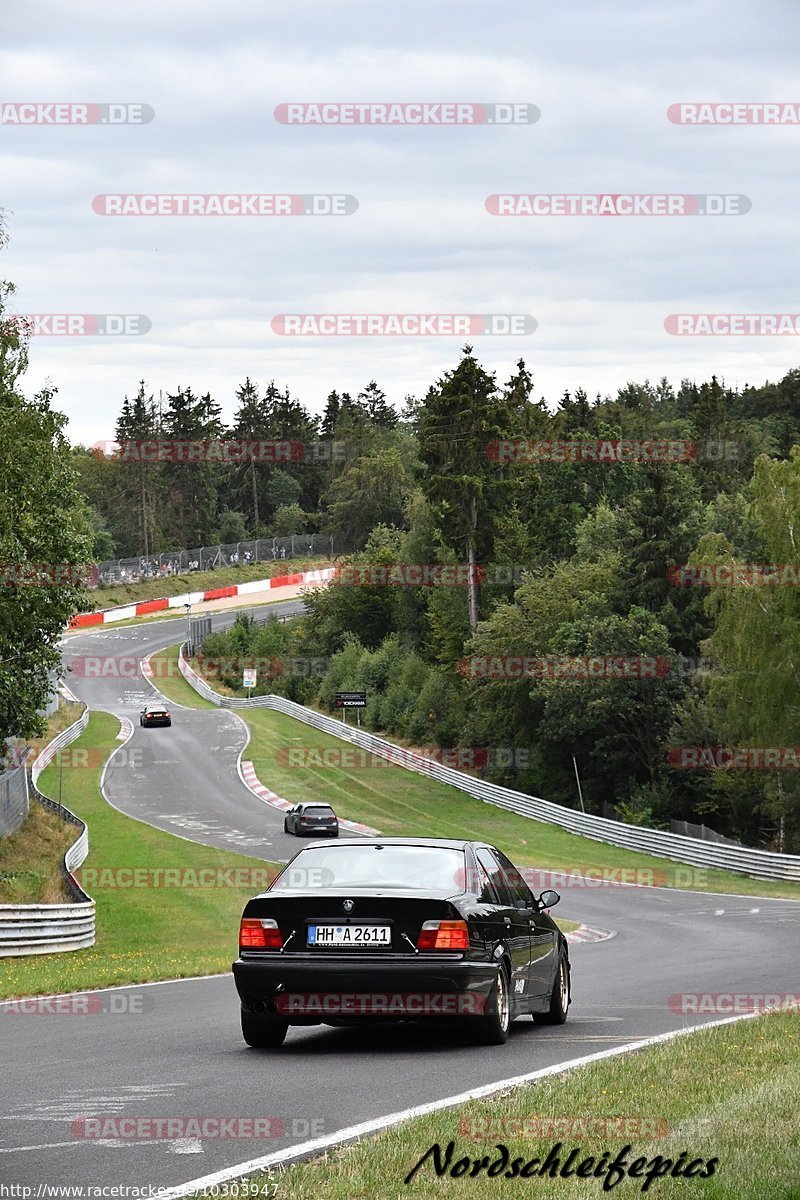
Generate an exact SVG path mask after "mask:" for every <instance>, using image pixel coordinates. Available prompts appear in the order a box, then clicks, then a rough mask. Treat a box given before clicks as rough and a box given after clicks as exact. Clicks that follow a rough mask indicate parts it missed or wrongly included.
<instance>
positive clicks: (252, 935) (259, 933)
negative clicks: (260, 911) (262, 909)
mask: <svg viewBox="0 0 800 1200" xmlns="http://www.w3.org/2000/svg"><path fill="white" fill-rule="evenodd" d="M282 945H283V938H282V937H281V931H280V929H278V922H277V921H271V920H266V919H264V918H262V917H242V923H241V925H240V926H239V949H240V950H280V948H281V946H282Z"/></svg>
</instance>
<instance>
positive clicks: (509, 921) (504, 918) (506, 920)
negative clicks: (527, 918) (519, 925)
mask: <svg viewBox="0 0 800 1200" xmlns="http://www.w3.org/2000/svg"><path fill="white" fill-rule="evenodd" d="M503 924H504V925H510V924H511V917H503Z"/></svg>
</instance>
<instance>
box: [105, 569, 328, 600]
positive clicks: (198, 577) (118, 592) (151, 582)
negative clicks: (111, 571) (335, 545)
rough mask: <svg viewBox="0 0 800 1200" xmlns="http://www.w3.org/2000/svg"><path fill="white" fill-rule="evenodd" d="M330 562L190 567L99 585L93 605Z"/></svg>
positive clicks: (191, 589)
mask: <svg viewBox="0 0 800 1200" xmlns="http://www.w3.org/2000/svg"><path fill="white" fill-rule="evenodd" d="M329 565H330V559H329V558H284V559H280V558H279V559H269V560H268V561H267V562H259V563H250V564H249V566H244V565H243V566H239V567H219V568H217V569H216V570H213V571H188V572H186V573H185V574H183V575H164V576H159V577H158V578H157V579H144V580H142V581H141V583H117V584H113V585H112V586H111V587H99V588H96V589H95V590H94V591H93V592H92V593H91V600H92V609H93V610H96V609H99V608H114V607H116V606H117V605H119V604H133V603H134V602H135V601H140V600H158V599H160V598H161V597H162V596H180V595H182V593H183V592H203V591H205V590H206V589H210V588H218V587H229V586H230V585H231V584H234V583H248V582H249V581H250V580H252V579H271V578H272V576H273V575H294V574H295V573H296V572H297V571H310V570H313V568H314V567H326V566H329Z"/></svg>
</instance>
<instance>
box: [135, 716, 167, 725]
mask: <svg viewBox="0 0 800 1200" xmlns="http://www.w3.org/2000/svg"><path fill="white" fill-rule="evenodd" d="M171 724H172V718H171V717H144V718H143V720H142V725H171Z"/></svg>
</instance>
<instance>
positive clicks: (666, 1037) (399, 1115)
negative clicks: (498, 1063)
mask: <svg viewBox="0 0 800 1200" xmlns="http://www.w3.org/2000/svg"><path fill="white" fill-rule="evenodd" d="M759 1015H763V1014H759V1013H745V1014H743V1015H742V1016H738V1017H724V1018H723V1019H722V1020H720V1021H708V1022H707V1023H706V1024H704V1025H690V1026H689V1027H688V1028H686V1029H674V1030H671V1031H670V1032H669V1033H659V1034H657V1035H656V1036H655V1037H649V1038H644V1039H643V1040H642V1041H641V1042H634V1043H633V1044H631V1045H625V1046H613V1047H611V1048H610V1049H608V1050H598V1051H596V1053H594V1054H585V1055H584V1056H583V1057H582V1058H574V1059H572V1060H571V1061H570V1062H563V1063H557V1064H556V1065H555V1066H552V1067H544V1068H542V1069H541V1070H539V1071H530V1072H529V1073H528V1074H527V1075H515V1076H513V1077H512V1078H510V1079H501V1080H498V1081H497V1082H495V1083H487V1084H484V1085H483V1087H477V1088H473V1089H472V1090H471V1091H469V1092H461V1093H460V1094H459V1095H457V1096H448V1097H446V1098H445V1099H443V1100H432V1101H431V1102H430V1103H428V1104H418V1105H416V1106H415V1107H414V1108H406V1109H403V1110H402V1111H401V1112H395V1113H389V1114H388V1116H385V1117H375V1118H373V1119H372V1120H370V1121H362V1122H361V1124H359V1125H351V1126H349V1128H347V1129H340V1130H338V1132H336V1133H331V1134H329V1135H327V1136H326V1137H320V1138H315V1139H314V1140H313V1141H310V1142H302V1143H301V1144H300V1145H299V1146H287V1147H286V1149H285V1150H277V1151H276V1152H275V1153H274V1154H265V1155H263V1156H262V1157H261V1158H252V1159H250V1160H249V1161H248V1162H243V1163H238V1164H237V1165H236V1166H235V1167H226V1168H225V1169H224V1170H222V1171H216V1172H215V1173H214V1174H213V1175H204V1176H203V1177H202V1178H200V1179H191V1180H189V1182H188V1183H183V1184H179V1186H178V1187H174V1188H167V1189H166V1190H164V1191H162V1192H161V1193H160V1196H159V1200H179V1198H180V1197H183V1196H188V1195H194V1194H195V1193H196V1192H198V1191H200V1190H201V1189H202V1188H210V1187H214V1186H215V1185H216V1184H220V1183H225V1182H227V1181H228V1180H230V1179H241V1178H242V1177H243V1176H244V1175H252V1174H253V1173H254V1172H255V1171H262V1170H264V1169H265V1168H266V1167H274V1166H278V1165H279V1164H281V1163H289V1162H292V1161H294V1160H296V1159H299V1158H309V1157H311V1155H313V1154H315V1153H317V1152H319V1151H322V1150H328V1149H330V1147H331V1146H338V1145H341V1143H342V1142H351V1141H354V1140H355V1139H356V1138H361V1137H365V1136H366V1135H367V1134H370V1133H377V1132H378V1131H379V1130H381V1129H388V1128H389V1127H390V1126H392V1125H397V1124H400V1122H402V1121H410V1120H412V1119H413V1118H414V1117H422V1116H425V1115H427V1114H428V1113H432V1112H439V1111H440V1110H441V1109H446V1108H455V1107H456V1105H458V1104H465V1103H466V1102H467V1101H468V1100H479V1099H482V1098H483V1097H484V1096H491V1095H493V1094H494V1093H495V1092H500V1091H505V1090H506V1088H515V1087H521V1086H522V1085H523V1084H526V1083H533V1082H534V1081H535V1080H537V1079H546V1078H547V1077H548V1076H550V1075H561V1074H564V1073H565V1072H567V1071H571V1070H573V1069H574V1068H575V1067H582V1066H584V1065H585V1064H587V1063H593V1062H600V1061H601V1060H602V1059H604V1058H614V1057H616V1055H618V1054H629V1053H631V1052H632V1051H636V1050H643V1049H644V1048H645V1047H646V1046H657V1045H660V1044H661V1043H662V1042H669V1041H672V1039H673V1038H677V1037H683V1036H684V1035H685V1034H687V1033H696V1032H697V1031H698V1030H700V1029H713V1028H715V1027H717V1026H720V1025H732V1024H733V1023H734V1022H735V1021H748V1020H752V1018H753V1017H756V1016H759Z"/></svg>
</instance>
